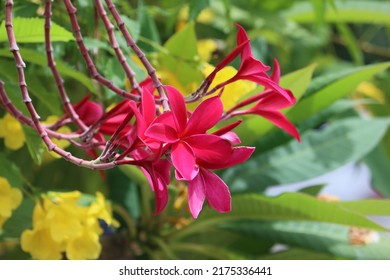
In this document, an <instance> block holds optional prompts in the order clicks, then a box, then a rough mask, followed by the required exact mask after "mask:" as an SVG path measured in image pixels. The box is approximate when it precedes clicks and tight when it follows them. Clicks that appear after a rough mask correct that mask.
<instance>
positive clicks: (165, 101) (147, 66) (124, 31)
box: [105, 0, 170, 112]
mask: <svg viewBox="0 0 390 280" xmlns="http://www.w3.org/2000/svg"><path fill="white" fill-rule="evenodd" d="M105 2H106V4H107V8H108V9H109V10H110V12H111V14H112V16H113V17H114V19H115V22H116V24H117V26H118V28H119V30H120V31H121V32H122V34H123V37H124V38H125V40H126V43H127V45H128V46H129V47H131V48H132V50H133V51H134V53H135V54H136V55H137V56H138V58H139V59H140V60H141V62H142V64H143V65H144V67H145V69H146V71H147V72H148V75H149V76H150V78H151V79H152V81H153V86H154V87H155V88H156V89H157V91H158V93H159V95H160V100H161V104H162V106H163V110H164V111H165V112H167V111H170V107H169V103H168V98H167V95H166V93H165V90H164V87H163V85H162V84H161V82H160V80H159V79H158V77H157V75H156V69H155V68H154V67H153V66H152V65H151V64H150V62H149V60H148V59H147V58H146V55H145V54H144V53H143V52H142V50H141V49H140V48H139V47H138V45H137V44H136V43H135V41H134V39H133V37H132V36H131V35H130V32H129V31H128V30H127V28H126V25H125V23H124V21H123V20H122V18H121V16H120V15H119V12H118V11H117V9H116V8H115V5H114V3H112V1H111V0H105Z"/></svg>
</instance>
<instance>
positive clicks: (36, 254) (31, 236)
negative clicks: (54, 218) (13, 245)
mask: <svg viewBox="0 0 390 280" xmlns="http://www.w3.org/2000/svg"><path fill="white" fill-rule="evenodd" d="M21 246H22V249H23V251H26V252H29V253H30V254H31V256H32V257H33V258H34V259H38V260H59V259H62V251H63V249H64V244H63V243H58V242H55V241H54V240H53V238H52V236H51V232H50V228H47V227H44V226H43V225H42V224H41V226H39V227H36V228H34V229H32V230H30V229H28V230H25V231H24V232H23V233H22V236H21Z"/></svg>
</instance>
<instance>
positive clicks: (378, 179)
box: [364, 146, 390, 197]
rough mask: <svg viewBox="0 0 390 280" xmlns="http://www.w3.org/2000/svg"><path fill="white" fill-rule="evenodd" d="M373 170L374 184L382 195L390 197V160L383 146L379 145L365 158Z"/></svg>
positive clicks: (371, 170) (372, 178)
mask: <svg viewBox="0 0 390 280" xmlns="http://www.w3.org/2000/svg"><path fill="white" fill-rule="evenodd" d="M364 162H365V163H366V164H367V165H368V167H369V168H370V172H371V180H372V186H373V187H374V189H375V190H377V191H378V192H379V193H380V194H381V195H383V196H385V197H390V162H389V158H388V157H387V156H386V152H385V150H384V148H383V147H382V146H377V147H376V148H375V149H374V150H373V151H372V152H371V153H370V154H368V155H367V156H366V157H365V158H364Z"/></svg>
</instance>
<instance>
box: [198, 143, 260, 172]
mask: <svg viewBox="0 0 390 280" xmlns="http://www.w3.org/2000/svg"><path fill="white" fill-rule="evenodd" d="M254 151H255V148H254V147H235V148H233V153H232V154H231V156H230V158H229V160H228V161H226V162H225V163H222V164H218V163H216V164H215V163H214V164H213V163H208V162H199V165H201V166H202V167H204V168H207V169H222V168H228V167H231V166H234V165H237V164H240V163H243V162H245V161H247V160H248V159H249V158H250V156H251V155H252V154H253V152H254Z"/></svg>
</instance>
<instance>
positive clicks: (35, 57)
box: [0, 49, 96, 93]
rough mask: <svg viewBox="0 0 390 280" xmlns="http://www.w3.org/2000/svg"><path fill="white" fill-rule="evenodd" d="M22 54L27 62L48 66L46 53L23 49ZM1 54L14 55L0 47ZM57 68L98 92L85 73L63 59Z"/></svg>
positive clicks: (58, 62) (57, 63)
mask: <svg viewBox="0 0 390 280" xmlns="http://www.w3.org/2000/svg"><path fill="white" fill-rule="evenodd" d="M21 54H22V56H23V59H24V61H25V62H29V63H33V64H36V65H39V66H42V67H47V60H46V55H45V54H43V53H40V52H37V51H34V50H31V49H22V50H21ZM0 56H2V57H9V58H11V57H13V55H12V53H11V52H10V51H9V49H0ZM56 65H57V69H58V71H59V72H60V74H62V75H63V76H66V77H69V78H73V79H75V80H76V81H78V82H80V83H81V84H82V85H84V86H85V87H86V88H87V89H88V90H89V91H90V92H93V93H94V92H96V89H95V87H94V85H93V83H92V81H91V79H90V78H88V77H87V76H86V75H85V74H83V73H82V72H79V71H77V70H74V69H73V68H72V67H70V66H69V65H67V64H65V63H64V62H62V61H56Z"/></svg>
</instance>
